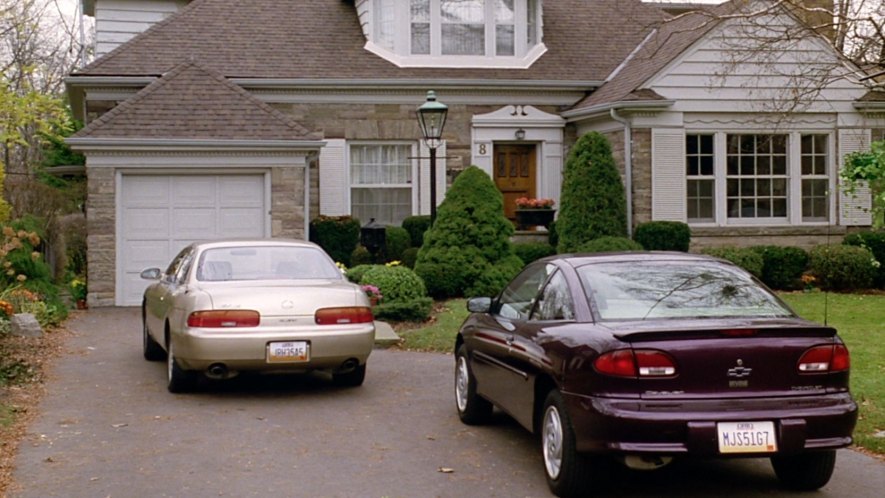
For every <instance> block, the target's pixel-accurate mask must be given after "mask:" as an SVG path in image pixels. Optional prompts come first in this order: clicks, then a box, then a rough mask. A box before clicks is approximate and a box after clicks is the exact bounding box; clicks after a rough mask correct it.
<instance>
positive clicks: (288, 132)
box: [72, 62, 317, 140]
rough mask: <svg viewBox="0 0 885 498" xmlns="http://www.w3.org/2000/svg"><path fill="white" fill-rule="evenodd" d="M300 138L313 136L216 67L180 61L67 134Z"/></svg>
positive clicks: (122, 136) (89, 135)
mask: <svg viewBox="0 0 885 498" xmlns="http://www.w3.org/2000/svg"><path fill="white" fill-rule="evenodd" d="M134 137H137V138H149V139H155V138H164V139H203V140H299V139H309V140H312V139H316V138H317V137H316V136H314V135H312V134H310V132H309V131H308V130H307V129H306V128H304V127H303V126H301V125H300V124H298V123H296V122H295V121H292V120H291V119H289V118H288V117H287V116H285V115H284V114H282V113H281V112H279V111H277V110H275V109H273V108H271V107H270V106H269V105H267V104H265V103H264V102H261V101H260V100H258V99H257V98H255V97H253V96H252V95H251V94H249V93H248V92H247V91H245V90H243V89H242V88H241V87H239V86H237V85H235V84H233V83H231V82H230V81H228V80H227V79H225V78H224V77H223V76H221V75H220V74H218V73H217V72H215V71H212V70H210V69H206V68H204V67H202V66H200V65H199V64H197V63H195V62H184V63H182V64H179V65H178V66H176V67H174V68H173V69H172V70H171V71H169V72H168V73H167V74H165V75H163V77H162V78H160V79H158V80H156V81H154V82H153V83H151V84H150V85H148V86H147V87H145V88H144V89H142V90H141V91H140V92H138V93H137V94H136V95H135V96H134V97H132V98H131V99H129V100H126V101H125V102H122V103H121V104H120V105H118V106H117V107H115V108H113V109H112V110H110V111H109V112H107V113H106V114H104V115H102V116H101V117H99V118H98V119H96V120H95V121H92V122H91V123H89V125H88V126H86V127H85V128H83V129H82V130H80V131H79V132H78V133H76V134H75V135H74V136H73V137H72V138H75V139H78V138H134Z"/></svg>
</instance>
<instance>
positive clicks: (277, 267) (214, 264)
mask: <svg viewBox="0 0 885 498" xmlns="http://www.w3.org/2000/svg"><path fill="white" fill-rule="evenodd" d="M342 278H343V276H342V275H341V271H340V270H339V269H338V267H337V266H335V263H333V262H332V260H331V259H330V258H329V257H328V256H327V255H326V254H325V253H324V252H322V251H320V250H318V249H315V248H312V247H284V246H251V247H249V246H244V247H223V248H214V249H207V250H205V251H203V254H202V255H201V256H200V262H199V264H198V265H197V280H200V281H203V282H223V281H231V280H286V279H296V280H304V279H308V280H312V279H324V280H328V279H333V280H340V279H342Z"/></svg>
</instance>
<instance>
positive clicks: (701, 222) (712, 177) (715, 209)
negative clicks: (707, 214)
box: [685, 133, 720, 225]
mask: <svg viewBox="0 0 885 498" xmlns="http://www.w3.org/2000/svg"><path fill="white" fill-rule="evenodd" d="M690 136H693V137H702V136H704V137H711V138H712V139H713V156H712V157H713V174H712V175H704V174H700V171H701V170H700V165H699V168H698V172H699V174H697V175H690V174H688V137H690ZM685 143H686V148H685V162H686V164H685V189H686V195H685V201H686V204H685V205H686V211H685V218H686V220H688V222H689V223H691V224H692V225H705V224H711V223H714V222H715V221H716V217H717V215H718V212H719V210H718V197H719V192H720V190H718V186H717V183H718V182H717V181H716V177H717V175H716V156H717V154H718V150H717V144H716V134H715V133H686V134H685ZM698 151H700V143H698ZM704 155H706V154H701V153H700V152H698V154H697V157H701V156H704ZM711 180H712V181H713V206H712V210H713V219H711V220H708V219H698V218H696V219H694V220H692V218H689V216H688V206H690V205H691V203H692V201H691V200H690V199H689V198H688V184H689V182H691V181H711Z"/></svg>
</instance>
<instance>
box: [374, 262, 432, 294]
mask: <svg viewBox="0 0 885 498" xmlns="http://www.w3.org/2000/svg"><path fill="white" fill-rule="evenodd" d="M359 283H360V284H369V285H374V286H375V287H378V290H379V291H381V296H382V298H381V302H385V303H396V302H401V303H407V302H409V301H412V300H413V299H417V298H420V297H425V296H427V288H426V287H425V286H424V282H423V281H422V280H421V277H419V276H418V275H417V274H416V273H415V272H414V271H412V270H410V269H409V268H406V267H405V266H402V265H397V266H385V265H371V266H370V267H369V269H367V270H366V271H365V272H364V273H363V275H362V277H361V278H360V282H359Z"/></svg>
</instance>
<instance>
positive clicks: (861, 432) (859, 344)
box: [397, 292, 885, 455]
mask: <svg viewBox="0 0 885 498" xmlns="http://www.w3.org/2000/svg"><path fill="white" fill-rule="evenodd" d="M781 297H782V298H783V299H784V300H785V301H786V302H787V303H788V304H789V305H790V306H792V307H793V309H795V310H796V312H797V313H799V315H801V316H803V317H805V318H808V319H809V320H815V321H818V322H823V321H824V309H825V308H826V309H827V318H828V320H827V321H828V323H829V324H830V325H832V326H834V327H836V328H837V329H838V330H839V334H840V335H841V336H842V338H843V340H844V341H845V343H846V344H847V345H848V348H849V350H850V351H851V391H852V393H853V394H854V398H855V399H856V400H857V402H858V404H859V405H860V420H859V421H858V423H857V429H856V430H855V432H854V437H855V441H856V443H857V444H858V445H859V446H862V447H864V448H866V449H868V450H870V451H873V452H875V453H878V454H880V455H885V438H883V437H878V438H877V437H875V434H876V433H877V432H880V431H885V380H883V379H885V295H858V294H824V293H822V292H812V293H784V294H781ZM467 314H468V313H467V308H466V305H465V300H463V299H453V300H451V301H446V302H442V303H437V305H436V310H435V312H434V315H433V318H432V319H431V321H430V322H428V323H426V324H421V325H419V326H415V325H412V326H398V327H397V333H399V334H400V336H401V337H402V338H403V343H402V347H403V348H405V349H410V350H417V351H438V352H445V353H451V352H452V347H453V345H454V343H455V334H456V333H457V331H458V327H459V326H460V325H461V322H463V321H464V318H465V317H466V316H467Z"/></svg>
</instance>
